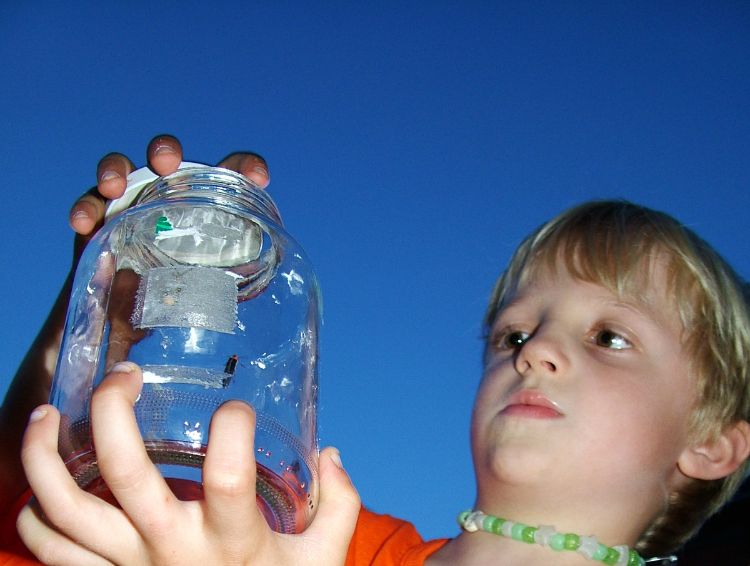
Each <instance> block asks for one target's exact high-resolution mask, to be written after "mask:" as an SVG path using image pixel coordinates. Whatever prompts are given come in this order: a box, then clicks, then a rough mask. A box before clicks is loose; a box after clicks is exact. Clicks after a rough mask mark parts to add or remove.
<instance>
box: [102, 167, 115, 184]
mask: <svg viewBox="0 0 750 566" xmlns="http://www.w3.org/2000/svg"><path fill="white" fill-rule="evenodd" d="M119 178H120V174H119V173H117V172H116V171H112V170H110V169H108V170H106V171H104V172H103V173H102V174H101V175H100V176H99V181H100V182H104V181H109V180H110V179H119Z"/></svg>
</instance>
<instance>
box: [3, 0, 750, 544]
mask: <svg viewBox="0 0 750 566" xmlns="http://www.w3.org/2000/svg"><path fill="white" fill-rule="evenodd" d="M207 4H208V3H205V2H197V1H180V2H177V1H171V2H158V3H157V2H129V3H125V2H77V3H73V4H69V3H61V2H45V1H39V2H33V3H32V2H24V3H22V2H3V3H2V5H0V108H2V120H0V123H2V125H1V126H0V132H1V133H2V135H1V136H0V174H1V175H2V183H3V189H2V190H3V211H4V214H3V229H2V235H3V245H2V246H0V265H2V277H0V284H1V285H2V287H1V288H0V301H1V303H0V309H1V311H2V316H3V324H2V326H1V327H0V367H2V372H1V374H2V377H1V378H0V391H4V390H5V388H6V387H7V384H8V383H9V381H10V379H11V377H12V375H13V373H14V372H15V369H16V367H17V366H18V364H19V362H20V360H21V358H22V356H23V354H24V352H25V350H26V348H27V347H28V345H29V344H30V343H31V341H32V339H33V337H34V335H35V333H36V331H37V329H38V328H39V326H40V325H41V323H42V321H43V320H44V317H45V315H46V313H47V311H48V309H49V307H50V306H51V304H52V302H53V298H54V297H55V296H56V293H57V291H58V289H59V287H60V284H61V283H62V281H63V279H64V277H65V275H66V272H67V270H68V268H69V264H70V252H71V242H72V235H71V232H70V230H69V228H68V226H67V212H68V209H69V207H70V205H71V204H72V203H73V201H74V200H75V198H76V197H77V196H78V195H79V194H80V193H81V192H83V191H84V190H85V189H88V188H89V187H91V186H93V184H94V183H95V168H96V163H97V161H98V159H99V158H100V157H101V156H103V155H104V154H105V153H107V152H110V151H121V152H124V153H126V154H128V155H129V156H130V157H131V158H132V159H133V161H134V162H135V163H136V165H139V166H140V165H143V164H144V163H143V162H144V159H145V146H146V143H147V142H148V140H149V139H150V138H151V137H152V136H154V135H155V134H158V133H162V132H169V133H172V134H175V135H177V136H178V137H179V138H180V139H181V140H182V141H183V142H184V146H185V150H186V157H187V158H189V159H191V160H196V161H203V162H209V163H214V162H216V161H218V160H219V159H220V158H222V157H223V156H224V155H226V154H227V153H229V152H230V151H236V150H253V151H257V152H258V153H260V154H262V155H263V156H264V157H266V159H267V160H268V162H269V164H270V167H271V175H272V183H271V188H270V190H271V194H272V195H273V197H274V199H275V200H276V202H277V203H278V205H279V207H280V209H281V211H282V215H283V217H284V219H285V223H286V225H287V227H288V229H289V231H290V232H291V233H292V234H294V235H295V236H296V237H297V239H298V240H299V241H300V242H302V244H303V245H304V247H305V248H306V250H307V252H308V254H309V255H310V256H311V258H312V260H313V261H314V263H315V265H316V270H317V272H318V275H319V279H320V281H321V284H322V288H323V295H324V302H325V325H324V327H323V335H322V344H321V348H322V352H321V368H320V369H321V403H320V437H321V443H322V444H323V445H327V444H334V445H336V446H338V447H339V448H340V449H341V451H342V455H343V459H344V463H345V465H346V466H347V468H348V470H349V472H350V474H351V476H352V477H353V479H354V481H355V483H356V485H357V486H358V488H359V490H360V492H361V495H362V497H363V499H364V501H365V502H366V503H367V504H368V505H369V506H371V507H372V508H374V509H375V510H377V511H381V512H390V513H392V514H395V515H397V516H402V517H405V518H408V519H411V520H413V521H415V522H416V524H417V526H418V528H419V529H420V530H421V531H422V533H423V534H424V535H425V536H427V537H435V536H449V535H452V534H454V533H455V532H456V527H455V522H454V517H455V515H456V513H457V512H458V511H460V510H462V509H464V508H466V507H469V506H470V505H471V504H472V503H473V498H474V483H473V475H472V468H471V462H470V455H469V449H468V429H469V426H468V425H469V415H470V410H471V404H472V400H473V395H474V392H475V389H476V385H477V382H478V378H479V375H480V369H481V368H480V354H481V340H480V334H481V329H480V320H481V317H482V313H483V309H484V305H485V301H486V298H487V296H488V294H489V291H490V289H491V286H492V283H493V281H494V279H495V278H496V276H497V275H498V274H499V272H500V271H501V269H502V267H503V265H504V264H505V262H506V261H507V259H508V257H509V254H510V253H511V251H512V250H513V248H514V246H515V245H516V244H517V243H518V242H519V240H520V239H521V238H522V237H523V236H524V235H526V234H527V233H528V232H529V231H530V230H532V229H533V228H534V227H536V226H537V225H538V224H539V223H541V222H542V221H544V220H546V219H547V218H549V217H550V216H552V215H554V214H556V213H557V212H559V211H560V210H562V209H563V208H566V207H568V206H570V205H572V204H575V203H577V202H579V201H581V200H584V199H589V198H601V197H624V198H628V199H632V200H635V201H637V202H641V203H643V204H646V205H650V206H653V207H656V208H659V209H662V210H665V211H667V212H669V213H672V214H674V215H675V216H677V217H678V218H680V219H681V220H683V221H684V222H685V223H686V224H687V225H689V226H690V227H691V228H694V229H695V230H697V231H698V232H699V233H700V234H702V235H703V236H704V237H705V238H706V239H707V240H708V241H709V242H710V243H712V244H713V245H714V246H715V247H716V248H718V249H719V251H720V252H721V253H723V254H724V255H725V256H726V257H727V258H728V259H729V260H730V262H732V263H733V264H734V265H735V267H736V268H737V269H738V271H739V272H740V273H741V274H743V275H744V276H748V275H750V257H749V254H748V251H749V250H750V246H749V245H748V242H747V230H748V220H747V212H748V208H749V205H750V167H748V165H749V164H750V158H749V155H750V153H749V152H750V104H749V103H748V100H750V4H748V3H747V2H729V1H726V2H711V3H707V2H698V1H685V2H608V3H604V2H598V1H592V2H543V1H540V2H528V3H527V2H518V3H515V2H507V3H505V2H503V3H490V2H440V1H435V2H379V3H369V2H273V3H257V2H236V3H228V2H214V3H213V6H212V7H211V8H209V7H207ZM571 440H572V441H575V439H571ZM615 454H616V451H613V454H612V457H614V455H615Z"/></svg>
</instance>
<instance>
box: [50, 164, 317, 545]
mask: <svg viewBox="0 0 750 566" xmlns="http://www.w3.org/2000/svg"><path fill="white" fill-rule="evenodd" d="M128 181H129V183H128V191H127V192H126V194H125V195H124V196H123V197H122V198H121V199H118V201H114V202H113V203H112V206H111V207H110V209H109V211H108V219H107V221H106V222H105V224H104V226H103V227H102V229H101V230H100V231H99V232H98V233H97V234H96V236H95V237H94V238H93V239H92V240H91V241H90V242H89V244H88V246H87V247H86V249H85V251H84V253H83V255H82V257H81V260H80V263H79V266H78V269H77V271H76V275H75V281H74V285H73V291H72V295H71V300H70V305H69V308H68V314H67V319H66V324H65V330H64V335H63V340H62V346H61V350H60V357H59V359H58V364H57V370H56V373H55V376H54V380H53V384H52V392H51V403H52V404H54V405H55V406H56V407H57V408H58V409H59V410H60V413H61V415H62V421H61V431H60V444H59V447H60V453H61V455H62V457H63V460H64V461H65V463H66V465H67V467H68V469H69V470H70V472H71V474H72V475H73V477H74V478H75V479H76V481H77V482H78V484H79V485H80V486H81V487H83V488H84V489H86V490H88V491H90V492H92V493H96V494H97V495H100V496H101V497H104V498H111V494H109V492H108V490H107V488H106V485H105V484H104V482H103V481H102V479H101V477H100V476H99V471H98V467H97V459H96V453H95V450H94V446H93V443H92V436H91V430H90V420H89V414H90V413H89V409H90V402H91V394H92V392H93V390H94V389H95V388H96V387H97V385H98V384H99V382H100V381H101V380H102V378H103V377H104V375H105V373H106V372H107V371H108V370H109V368H111V367H112V366H113V365H114V364H115V363H117V362H120V361H124V360H129V361H132V362H135V363H136V364H138V365H139V366H140V367H141V369H142V370H143V379H144V385H143V390H142V392H141V395H140V397H139V399H138V401H137V402H136V404H135V414H136V419H137V421H138V425H139V428H140V431H141V434H142V436H143V440H144V443H145V445H146V449H147V451H148V453H149V456H150V458H151V459H152V461H153V462H154V463H155V464H156V466H157V467H158V468H159V470H160V472H161V473H162V475H163V476H164V477H165V479H166V480H167V482H168V483H169V484H170V487H171V488H172V490H173V491H174V492H175V494H176V495H177V496H178V497H180V498H181V499H196V498H200V497H201V496H202V488H201V466H202V462H203V459H204V456H205V452H206V444H207V442H208V430H209V422H210V419H211V416H212V414H213V413H214V411H215V410H216V409H217V408H218V407H219V405H221V404H222V403H224V402H226V401H228V400H231V399H240V400H243V401H246V402H248V403H250V404H251V405H252V406H253V407H254V408H255V411H256V414H257V425H256V436H255V455H256V461H257V471H258V474H257V493H258V498H257V499H258V505H259V506H260V508H261V511H262V512H263V514H264V516H265V517H266V519H267V521H268V523H269V525H270V526H271V527H272V528H273V529H275V530H276V531H279V532H284V533H294V532H300V531H302V530H304V528H305V527H306V526H307V525H308V524H309V522H310V520H311V519H312V516H313V515H314V512H315V509H316V505H317V498H318V481H317V457H318V451H317V432H316V401H317V390H318V381H317V369H316V362H317V345H318V338H317V337H318V325H319V318H320V299H319V290H318V284H317V281H316V278H315V274H314V272H313V270H312V267H311V265H310V262H309V261H308V259H307V257H306V255H305V253H304V251H303V250H302V248H301V247H300V246H299V244H297V242H295V241H294V239H293V238H292V237H291V236H290V235H289V234H288V233H287V232H286V230H285V229H284V226H283V224H282V222H281V218H280V216H279V212H278V210H277V208H276V205H275V204H274V202H273V201H272V200H271V198H270V197H269V196H268V194H267V193H266V192H265V191H262V190H260V189H258V188H257V187H256V186H255V185H253V183H252V182H251V181H249V180H248V179H247V178H245V177H244V176H242V175H240V174H238V173H235V172H233V171H229V170H226V169H221V168H216V167H206V166H202V165H198V164H183V166H182V167H181V169H180V170H179V171H177V172H176V173H174V174H172V175H169V176H167V177H160V178H156V177H155V176H154V175H153V174H152V173H150V172H149V171H148V170H147V169H143V170H139V171H136V172H135V173H134V174H132V175H131V176H130V177H128ZM134 195H135V197H134ZM133 198H134V201H133V204H132V205H130V201H131V200H133Z"/></svg>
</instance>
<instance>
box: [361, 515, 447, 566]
mask: <svg viewBox="0 0 750 566" xmlns="http://www.w3.org/2000/svg"><path fill="white" fill-rule="evenodd" d="M446 542H447V539H438V540H434V541H428V542H425V541H424V540H423V539H422V537H421V536H420V535H419V533H418V532H417V529H416V528H415V527H414V525H412V524H411V523H409V522H407V521H403V520H401V519H397V518H395V517H392V516H390V515H381V514H378V513H373V512H372V511H369V510H368V509H366V508H364V507H363V508H362V509H361V511H360V513H359V518H358V519H357V527H356V529H355V531H354V536H353V537H352V541H351V543H350V545H349V552H348V554H347V558H346V566H421V565H422V564H424V561H425V560H426V559H427V557H428V556H430V555H431V554H432V553H433V552H435V551H437V550H438V549H439V548H441V547H442V546H443V545H444V544H445V543H446Z"/></svg>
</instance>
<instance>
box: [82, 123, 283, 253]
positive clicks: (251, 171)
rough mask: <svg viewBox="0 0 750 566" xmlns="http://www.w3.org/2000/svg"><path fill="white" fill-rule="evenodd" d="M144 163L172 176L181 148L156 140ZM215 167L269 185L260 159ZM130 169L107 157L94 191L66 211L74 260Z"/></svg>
mask: <svg viewBox="0 0 750 566" xmlns="http://www.w3.org/2000/svg"><path fill="white" fill-rule="evenodd" d="M146 160H147V162H148V166H149V167H150V168H151V169H152V170H153V171H154V173H156V174H157V175H169V174H170V173H174V172H175V171H176V170H177V167H178V166H179V165H180V163H181V162H182V145H181V144H180V141H179V140H178V139H177V138H175V137H173V136H169V135H162V136H157V137H155V138H154V139H152V140H151V141H150V142H149V144H148V147H147V149H146ZM219 166H220V167H225V168H227V169H231V170H233V171H237V172H238V173H242V174H243V175H245V176H246V177H247V178H248V179H250V180H251V181H253V182H254V183H255V184H257V185H258V186H259V187H260V188H263V189H264V188H266V187H267V186H268V183H269V182H270V177H269V175H268V165H266V162H265V160H264V159H263V158H262V157H260V156H259V155H256V154H254V153H232V154H230V155H228V156H227V157H225V158H224V159H223V160H222V161H221V163H219ZM134 169H135V167H134V165H133V163H132V162H131V161H130V159H128V158H127V157H126V156H125V155H122V154H120V153H110V154H108V155H105V156H104V157H102V158H101V160H100V161H99V164H98V165H97V168H96V180H97V185H96V187H94V188H93V189H91V190H90V191H88V192H87V193H85V194H83V195H82V196H81V197H80V198H79V199H78V200H77V201H76V202H75V204H73V207H72V208H71V210H70V216H69V221H70V226H71V227H72V228H73V230H74V231H75V232H76V234H78V236H77V238H76V256H75V257H76V260H77V258H78V257H79V256H80V254H81V251H82V250H83V246H84V245H85V243H86V242H87V241H88V240H89V239H90V238H91V236H93V235H94V233H96V230H97V229H98V228H99V227H101V225H102V222H103V220H104V212H105V210H106V208H107V203H108V202H109V200H111V199H115V198H118V197H120V196H122V193H123V192H125V186H126V184H127V176H128V175H129V174H130V172H131V171H133V170H134Z"/></svg>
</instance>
